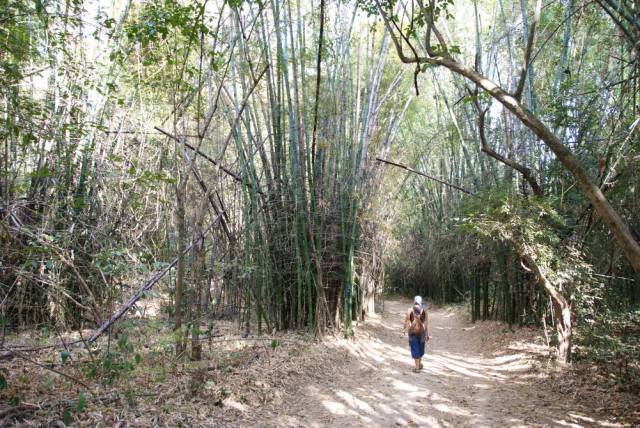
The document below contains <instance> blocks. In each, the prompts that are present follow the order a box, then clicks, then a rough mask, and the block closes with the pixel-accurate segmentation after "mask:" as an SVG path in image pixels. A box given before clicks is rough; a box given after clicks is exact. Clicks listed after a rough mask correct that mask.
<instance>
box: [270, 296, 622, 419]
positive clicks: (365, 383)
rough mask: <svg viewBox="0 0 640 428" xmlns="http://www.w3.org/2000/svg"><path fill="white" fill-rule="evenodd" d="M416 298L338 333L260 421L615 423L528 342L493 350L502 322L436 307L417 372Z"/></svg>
mask: <svg viewBox="0 0 640 428" xmlns="http://www.w3.org/2000/svg"><path fill="white" fill-rule="evenodd" d="M409 303H410V302H398V301H390V302H389V301H388V302H387V303H386V307H385V312H384V314H382V315H381V316H376V317H374V318H372V319H370V320H367V323H366V324H365V325H364V326H362V327H360V332H359V335H360V336H361V337H359V339H358V340H343V339H336V341H335V343H333V344H331V345H330V348H333V351H334V352H335V353H336V355H338V357H339V358H331V359H329V361H328V363H327V364H325V365H323V366H322V367H321V368H320V371H321V372H322V373H318V374H316V375H312V376H310V377H305V376H302V377H301V378H300V384H299V386H298V387H295V388H292V389H290V390H289V391H287V393H286V396H285V397H284V400H283V401H282V402H281V403H280V405H279V406H278V408H272V409H270V410H268V411H267V412H266V413H263V414H262V415H261V418H260V419H261V424H266V425H270V426H349V427H353V426H367V427H370V426H425V427H447V426H452V427H453V426H455V427H458V426H474V427H482V426H487V427H488V426H491V427H493V426H559V425H562V426H583V425H605V426H615V425H616V424H611V423H607V422H604V421H603V422H604V423H600V422H599V421H598V419H594V418H593V416H591V417H590V416H587V414H588V409H584V408H583V409H581V408H580V407H577V408H576V404H575V403H573V404H569V403H570V402H571V401H572V400H567V398H568V397H567V396H565V399H562V398H561V397H559V395H560V393H558V392H555V393H552V392H550V391H549V390H548V388H547V389H545V388H543V387H542V386H541V385H542V382H541V378H542V377H544V376H543V375H542V373H543V372H545V373H546V370H544V369H542V368H541V367H540V363H536V362H535V360H534V359H532V358H531V354H529V351H528V350H527V348H526V346H524V347H523V348H521V349H519V350H511V351H509V352H503V353H502V355H498V354H497V353H488V352H487V348H488V346H487V345H489V343H488V342H489V341H493V340H494V339H495V336H496V331H498V332H499V331H500V329H501V328H502V327H500V326H499V325H498V324H496V323H491V324H484V323H483V324H484V326H483V325H478V324H476V325H473V324H470V323H468V322H466V321H464V320H463V319H462V317H461V316H460V315H459V314H456V313H454V312H452V311H446V310H442V309H438V310H433V311H430V320H431V330H432V332H431V334H432V336H433V340H432V341H431V342H429V343H428V349H427V355H426V357H425V360H424V370H423V371H422V372H421V373H418V374H416V373H413V372H412V370H411V368H412V360H411V359H410V355H409V351H408V345H407V338H406V337H402V336H401V334H400V323H401V320H402V317H403V314H404V311H405V310H406V308H407V307H408V306H409ZM489 348H490V347H489ZM493 348H495V346H494V347H493ZM531 351H533V350H531ZM343 353H344V354H343ZM347 354H350V356H351V357H349V356H348V355H347ZM345 357H346V358H345ZM337 360H339V361H344V363H338V362H337ZM545 376H546V375H545ZM567 395H568V396H570V394H567Z"/></svg>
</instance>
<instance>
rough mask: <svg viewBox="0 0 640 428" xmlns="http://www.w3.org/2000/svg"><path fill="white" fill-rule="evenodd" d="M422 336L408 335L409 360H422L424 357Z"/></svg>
mask: <svg viewBox="0 0 640 428" xmlns="http://www.w3.org/2000/svg"><path fill="white" fill-rule="evenodd" d="M424 339H425V338H424V335H420V336H416V335H414V334H411V333H409V347H410V348H411V358H415V359H417V358H422V356H423V355H424V342H425V340H424Z"/></svg>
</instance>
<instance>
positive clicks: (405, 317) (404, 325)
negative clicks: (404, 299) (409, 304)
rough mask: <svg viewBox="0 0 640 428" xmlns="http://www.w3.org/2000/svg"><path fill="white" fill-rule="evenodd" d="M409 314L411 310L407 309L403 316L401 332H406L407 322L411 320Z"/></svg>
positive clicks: (409, 322)
mask: <svg viewBox="0 0 640 428" xmlns="http://www.w3.org/2000/svg"><path fill="white" fill-rule="evenodd" d="M410 314H411V310H408V311H407V313H406V314H405V316H404V324H403V326H402V334H404V333H406V332H407V331H408V329H409V324H411V320H410V318H409V315H410Z"/></svg>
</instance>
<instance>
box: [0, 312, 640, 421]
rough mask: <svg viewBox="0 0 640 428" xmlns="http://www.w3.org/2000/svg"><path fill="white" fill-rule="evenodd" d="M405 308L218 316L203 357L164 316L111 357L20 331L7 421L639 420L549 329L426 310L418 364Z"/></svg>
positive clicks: (1, 412)
mask: <svg viewBox="0 0 640 428" xmlns="http://www.w3.org/2000/svg"><path fill="white" fill-rule="evenodd" d="M409 304H410V302H405V301H402V302H401V301H399V300H390V301H387V302H386V303H385V308H384V311H383V312H382V313H381V314H376V315H374V316H371V317H369V318H368V319H367V322H366V323H360V324H359V325H358V326H356V328H355V336H354V337H353V338H349V339H345V338H344V337H343V336H342V335H336V336H329V337H326V338H324V339H323V340H322V341H316V340H314V339H313V338H312V337H310V336H308V335H304V334H301V333H295V332H286V333H276V334H275V335H273V336H272V335H264V336H251V335H250V336H249V337H242V336H240V335H239V334H238V324H237V323H235V322H232V321H217V322H216V329H215V334H214V336H215V337H214V338H213V340H212V341H211V342H210V343H207V342H206V341H203V359H202V361H189V360H176V359H175V357H174V356H173V336H172V332H171V323H170V322H169V320H168V319H166V320H164V321H163V320H162V319H161V318H162V317H160V316H154V317H152V318H131V319H129V320H126V321H123V322H121V323H122V324H123V325H122V326H121V330H120V333H119V338H116V337H114V338H113V339H112V340H111V345H110V346H111V349H112V352H111V354H109V355H110V357H109V358H108V360H109V363H108V365H107V364H105V359H104V357H105V355H106V354H105V349H106V342H105V343H101V346H100V348H99V349H100V352H99V353H96V354H95V355H90V354H88V353H87V352H86V351H84V350H82V349H70V352H69V355H66V356H65V358H64V360H62V361H61V358H60V357H61V353H60V351H59V350H55V349H44V350H42V351H40V352H30V353H28V354H27V353H26V351H24V349H26V348H25V347H26V346H32V345H33V344H34V342H33V341H36V340H38V337H37V334H33V332H31V334H30V333H29V332H25V333H24V334H23V335H21V336H17V337H13V338H11V339H12V343H13V344H14V345H15V344H16V343H18V342H20V341H22V346H25V347H23V348H20V349H23V351H18V353H14V354H11V352H9V353H5V354H2V356H1V357H2V359H1V363H2V366H1V367H0V370H2V371H3V373H4V374H5V376H6V378H7V386H6V387H5V388H4V389H0V426H8V425H16V424H17V425H22V426H44V425H47V426H63V421H65V422H66V423H67V425H73V426H118V427H125V426H201V427H211V426H272V427H298V426H304V427H321V426H349V427H354V426H367V427H371V426H382V427H387V426H408V427H415V426H424V427H448V426H452V427H453V426H455V427H459V426H474V427H476V426H639V425H640V397H638V395H634V394H631V393H628V392H625V391H623V390H621V388H619V387H620V386H621V385H617V386H616V385H608V386H606V385H605V383H606V380H607V379H606V376H605V375H603V374H602V373H600V372H599V370H598V369H597V368H596V367H589V366H586V365H578V364H576V365H573V366H572V367H571V368H570V369H566V370H561V369H559V368H558V367H557V366H556V365H555V364H554V363H553V361H552V358H550V349H549V348H548V347H547V346H546V345H545V344H544V339H543V338H542V337H541V336H540V335H541V332H540V330H538V329H527V328H521V329H516V330H514V331H511V330H510V329H509V328H508V327H507V326H506V325H505V324H502V323H498V322H478V323H475V324H472V323H470V322H469V321H468V320H467V319H466V315H465V311H464V310H463V309H462V308H456V307H450V308H430V309H429V313H430V324H431V335H432V336H433V339H432V340H431V341H430V342H429V343H428V345H427V354H426V356H425V359H424V360H423V361H424V370H423V371H422V372H420V373H414V372H413V371H412V370H411V369H412V365H413V361H412V360H411V358H410V355H409V349H408V344H407V338H406V336H404V337H403V336H402V335H401V331H400V330H401V324H402V319H403V314H404V311H405V310H406V308H407V307H408V306H409ZM83 334H85V335H88V334H89V331H86V332H85V333H83ZM125 335H126V336H125ZM85 337H86V336H85ZM123 337H127V338H128V339H127V341H126V343H123V339H122V338H123ZM72 339H73V337H67V338H65V340H72ZM101 340H107V339H106V338H105V339H101ZM14 349H18V348H14ZM12 356H13V357H12ZM27 358H28V359H29V360H30V361H29V360H27ZM33 362H38V363H39V364H40V365H35V364H33ZM51 369H54V370H57V371H58V372H63V373H66V374H67V375H68V377H61V376H59V375H58V374H56V373H53V372H52V371H51ZM96 372H97V373H96ZM79 382H82V383H83V384H84V386H82V385H81V384H80V383H79ZM622 389H623V388H622Z"/></svg>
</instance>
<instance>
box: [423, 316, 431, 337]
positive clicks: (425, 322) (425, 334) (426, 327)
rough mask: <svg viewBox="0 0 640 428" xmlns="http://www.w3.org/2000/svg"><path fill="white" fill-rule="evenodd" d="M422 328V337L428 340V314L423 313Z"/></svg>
mask: <svg viewBox="0 0 640 428" xmlns="http://www.w3.org/2000/svg"><path fill="white" fill-rule="evenodd" d="M422 325H423V326H424V337H425V338H426V339H427V340H429V338H430V337H431V336H429V312H427V311H426V310H425V311H424V322H423V323H422Z"/></svg>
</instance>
